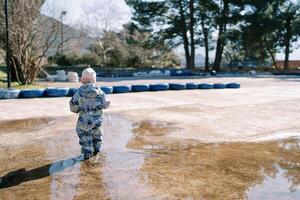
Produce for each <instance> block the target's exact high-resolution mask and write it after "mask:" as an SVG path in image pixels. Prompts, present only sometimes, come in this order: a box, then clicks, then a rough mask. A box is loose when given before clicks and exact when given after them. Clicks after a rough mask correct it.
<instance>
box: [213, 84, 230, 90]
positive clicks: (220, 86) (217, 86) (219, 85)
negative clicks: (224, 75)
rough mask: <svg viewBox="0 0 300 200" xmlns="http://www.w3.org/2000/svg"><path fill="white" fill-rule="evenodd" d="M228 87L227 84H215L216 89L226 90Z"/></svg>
mask: <svg viewBox="0 0 300 200" xmlns="http://www.w3.org/2000/svg"><path fill="white" fill-rule="evenodd" d="M226 87H227V83H215V84H214V88H215V89H225V88H226Z"/></svg>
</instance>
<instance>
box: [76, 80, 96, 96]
mask: <svg viewBox="0 0 300 200" xmlns="http://www.w3.org/2000/svg"><path fill="white" fill-rule="evenodd" d="M78 92H79V94H80V96H82V97H87V98H95V97H97V96H98V95H99V94H100V92H101V91H100V90H99V88H98V87H97V86H96V85H95V84H93V83H86V84H84V85H82V86H81V87H80V88H79V91H78Z"/></svg>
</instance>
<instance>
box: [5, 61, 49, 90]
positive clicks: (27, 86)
mask: <svg viewBox="0 0 300 200" xmlns="http://www.w3.org/2000/svg"><path fill="white" fill-rule="evenodd" d="M11 86H12V88H14V89H19V90H21V89H37V88H45V86H41V85H38V84H35V83H33V84H31V85H20V84H19V83H18V82H12V83H11ZM6 88H7V76H6V66H3V65H0V89H6Z"/></svg>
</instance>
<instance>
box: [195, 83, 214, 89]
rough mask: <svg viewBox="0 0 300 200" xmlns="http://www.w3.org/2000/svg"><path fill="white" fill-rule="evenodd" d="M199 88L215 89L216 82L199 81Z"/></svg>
mask: <svg viewBox="0 0 300 200" xmlns="http://www.w3.org/2000/svg"><path fill="white" fill-rule="evenodd" d="M198 88H199V89H204V90H207V89H213V88H214V84H213V83H199V85H198Z"/></svg>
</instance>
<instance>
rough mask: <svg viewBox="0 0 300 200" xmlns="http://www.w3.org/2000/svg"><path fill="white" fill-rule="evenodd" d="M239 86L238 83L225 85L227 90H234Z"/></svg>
mask: <svg viewBox="0 0 300 200" xmlns="http://www.w3.org/2000/svg"><path fill="white" fill-rule="evenodd" d="M240 87H241V84H240V83H228V84H227V88H231V89H236V88H240Z"/></svg>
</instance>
